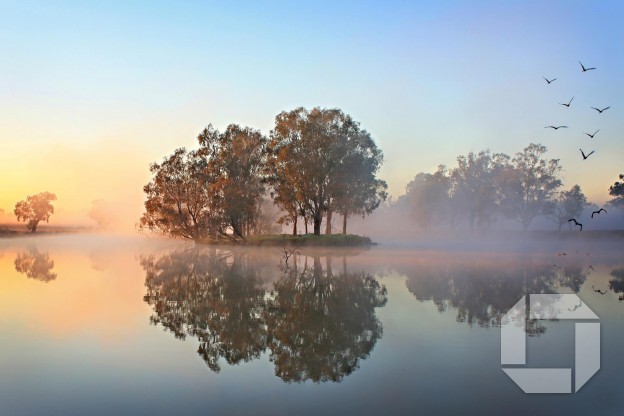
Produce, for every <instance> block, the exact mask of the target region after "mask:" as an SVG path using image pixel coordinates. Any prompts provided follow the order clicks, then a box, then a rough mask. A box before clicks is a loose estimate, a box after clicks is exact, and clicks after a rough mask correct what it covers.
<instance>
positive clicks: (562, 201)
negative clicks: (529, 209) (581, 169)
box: [550, 185, 588, 231]
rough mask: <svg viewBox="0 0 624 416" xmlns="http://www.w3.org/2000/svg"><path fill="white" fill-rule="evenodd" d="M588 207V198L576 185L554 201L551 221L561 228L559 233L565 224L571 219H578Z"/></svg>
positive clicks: (562, 192)
mask: <svg viewBox="0 0 624 416" xmlns="http://www.w3.org/2000/svg"><path fill="white" fill-rule="evenodd" d="M587 205H588V203H587V197H586V196H585V194H584V193H583V191H581V187H580V186H579V185H574V186H573V187H572V188H570V190H569V191H561V192H559V194H558V195H557V197H556V198H555V200H554V206H553V211H552V213H551V215H550V218H551V220H552V221H553V222H554V223H555V224H557V225H558V226H559V231H561V227H562V226H563V224H565V223H566V222H568V220H569V219H570V218H576V217H577V216H578V215H580V214H581V212H583V209H584V208H585V207H586V206H587Z"/></svg>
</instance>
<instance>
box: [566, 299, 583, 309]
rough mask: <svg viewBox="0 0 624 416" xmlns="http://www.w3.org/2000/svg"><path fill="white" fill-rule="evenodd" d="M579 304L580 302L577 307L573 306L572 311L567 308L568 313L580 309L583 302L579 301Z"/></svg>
mask: <svg viewBox="0 0 624 416" xmlns="http://www.w3.org/2000/svg"><path fill="white" fill-rule="evenodd" d="M580 302H581V303H579V304H578V305H574V306H572V308H574V309H572V308H568V310H569V311H570V312H574V311H575V310H577V309H578V308H580V307H581V306H583V301H582V300H581V301H580Z"/></svg>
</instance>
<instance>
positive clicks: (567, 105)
mask: <svg viewBox="0 0 624 416" xmlns="http://www.w3.org/2000/svg"><path fill="white" fill-rule="evenodd" d="M573 99H574V97H572V98H570V101H568V103H567V104H566V103H559V104H561V105H564V106H566V107H568V108H570V104H572V100H573Z"/></svg>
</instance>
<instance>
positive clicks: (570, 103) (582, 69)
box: [543, 61, 611, 231]
mask: <svg viewBox="0 0 624 416" xmlns="http://www.w3.org/2000/svg"><path fill="white" fill-rule="evenodd" d="M579 65H581V72H587V71H593V70H595V69H596V68H595V67H589V68H588V67H585V65H583V63H582V62H581V61H579ZM543 78H544V79H545V80H546V83H547V84H548V85H550V84H552V83H553V82H554V81H556V80H557V78H552V79H548V78H546V77H543ZM572 101H574V97H572V98H570V100H569V101H568V102H567V103H559V105H562V106H564V107H567V108H570V106H571V105H572ZM590 108H591V109H593V110H596V111H597V112H598V113H599V114H602V113H603V112H605V111H607V110H608V109H610V108H611V106H607V107H604V108H598V107H590ZM545 128H547V129H553V130H559V129H567V128H568V126H554V125H550V126H546V127H545ZM599 131H600V129H598V130H596V131H595V132H593V133H586V132H583V134H585V135H587V136H588V137H589V138H590V139H593V138H594V136H595V135H596V134H598V132H599ZM579 150H580V152H581V156H582V157H583V160H587V158H588V157H590V156H591V155H593V154H594V153H595V150H592V151H591V152H589V153H587V154H586V153H585V152H584V151H583V149H579ZM601 212H604V213H605V214H606V213H607V211H606V210H605V209H604V208H600V209H599V210H597V211H594V212H592V214H591V217H592V219H593V218H594V215H598V214H600V213H601ZM568 222H569V223H572V222H573V223H574V225H575V226H577V227H579V231H583V224H581V223H580V222H578V221H577V220H576V218H570V219H569V220H568Z"/></svg>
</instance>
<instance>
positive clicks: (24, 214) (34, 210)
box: [13, 192, 56, 233]
mask: <svg viewBox="0 0 624 416" xmlns="http://www.w3.org/2000/svg"><path fill="white" fill-rule="evenodd" d="M52 201H56V195H54V194H53V193H50V192H41V193H39V194H37V195H30V196H28V197H26V200H25V201H19V202H18V203H17V204H15V210H14V211H13V212H14V213H15V216H16V217H17V220H18V221H28V224H26V226H27V227H28V229H29V230H30V232H32V233H34V232H36V231H37V225H38V224H39V222H40V221H45V222H48V221H49V220H50V215H52V214H54V206H53V205H52Z"/></svg>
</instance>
